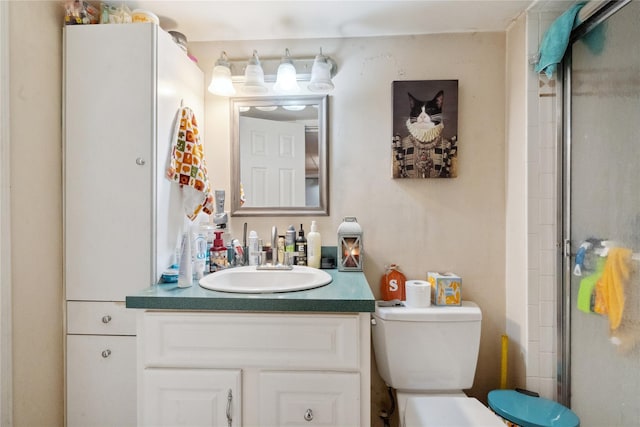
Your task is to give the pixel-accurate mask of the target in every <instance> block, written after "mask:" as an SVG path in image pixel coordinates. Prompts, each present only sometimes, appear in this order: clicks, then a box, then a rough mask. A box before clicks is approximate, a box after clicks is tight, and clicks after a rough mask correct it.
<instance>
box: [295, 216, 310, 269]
mask: <svg viewBox="0 0 640 427" xmlns="http://www.w3.org/2000/svg"><path fill="white" fill-rule="evenodd" d="M296 252H297V256H296V262H295V264H296V265H307V239H306V238H305V237H304V230H303V229H302V224H300V231H298V238H297V239H296Z"/></svg>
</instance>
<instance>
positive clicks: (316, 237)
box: [307, 221, 322, 268]
mask: <svg viewBox="0 0 640 427" xmlns="http://www.w3.org/2000/svg"><path fill="white" fill-rule="evenodd" d="M321 252H322V240H321V238H320V233H318V226H317V225H316V222H315V221H311V231H309V234H307V265H308V266H309V267H313V268H320V259H321V258H322V253H321Z"/></svg>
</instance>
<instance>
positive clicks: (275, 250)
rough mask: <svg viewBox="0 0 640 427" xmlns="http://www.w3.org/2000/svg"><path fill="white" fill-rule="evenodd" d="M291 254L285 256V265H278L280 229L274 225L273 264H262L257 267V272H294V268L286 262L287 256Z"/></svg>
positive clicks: (272, 231) (272, 241)
mask: <svg viewBox="0 0 640 427" xmlns="http://www.w3.org/2000/svg"><path fill="white" fill-rule="evenodd" d="M288 255H289V254H288V253H287V254H285V263H284V264H278V228H277V227H276V226H275V225H274V226H273V227H272V228H271V264H268V263H267V262H264V261H263V262H261V263H259V264H258V265H257V266H256V269H257V270H293V266H292V265H289V264H288V263H287V262H286V260H287V259H288V258H286V256H288Z"/></svg>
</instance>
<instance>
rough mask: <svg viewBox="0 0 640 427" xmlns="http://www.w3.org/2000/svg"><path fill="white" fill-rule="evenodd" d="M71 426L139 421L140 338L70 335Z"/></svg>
mask: <svg viewBox="0 0 640 427" xmlns="http://www.w3.org/2000/svg"><path fill="white" fill-rule="evenodd" d="M66 389H67V399H66V402H67V426H68V427H76V426H77V427H81V426H82V427H90V426H122V427H126V426H132V427H133V426H135V425H136V338H135V337H122V336H93V335H69V336H67V385H66Z"/></svg>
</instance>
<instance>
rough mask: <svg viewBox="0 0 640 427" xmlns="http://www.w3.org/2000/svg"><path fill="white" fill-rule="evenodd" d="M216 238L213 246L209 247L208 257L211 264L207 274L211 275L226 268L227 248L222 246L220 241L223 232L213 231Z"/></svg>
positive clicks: (221, 240)
mask: <svg viewBox="0 0 640 427" xmlns="http://www.w3.org/2000/svg"><path fill="white" fill-rule="evenodd" d="M214 233H215V235H216V237H215V239H213V246H211V250H210V256H209V258H210V259H211V264H210V268H209V272H210V273H213V272H215V271H218V270H222V269H225V268H227V266H228V262H227V247H226V246H225V245H224V240H223V239H222V233H223V230H216V231H214Z"/></svg>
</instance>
